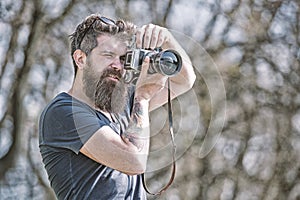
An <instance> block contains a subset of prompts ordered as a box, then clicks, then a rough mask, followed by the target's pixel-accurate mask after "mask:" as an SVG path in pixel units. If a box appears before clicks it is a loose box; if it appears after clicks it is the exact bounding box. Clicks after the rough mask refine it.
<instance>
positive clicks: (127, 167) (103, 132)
mask: <svg viewBox="0 0 300 200" xmlns="http://www.w3.org/2000/svg"><path fill="white" fill-rule="evenodd" d="M148 105H149V103H148V102H147V101H143V100H141V101H139V100H137V99H136V100H135V102H134V107H133V112H132V115H131V121H130V126H129V128H128V129H127V130H126V133H125V135H124V136H123V137H122V138H121V137H120V136H119V135H118V134H116V133H115V132H114V131H113V130H112V129H111V128H110V127H109V126H104V127H102V128H100V129H99V130H98V131H97V132H96V133H95V134H94V135H93V136H92V137H91V138H90V139H89V140H88V141H87V142H86V143H85V144H84V146H83V147H82V148H81V150H80V152H81V153H83V154H85V155H86V156H88V157H89V158H91V159H93V160H95V161H97V162H99V163H101V164H103V165H106V166H108V167H111V168H113V169H116V170H119V171H121V172H124V173H127V174H131V175H132V174H141V173H143V172H144V171H145V169H146V163H147V156H148V149H149V116H148Z"/></svg>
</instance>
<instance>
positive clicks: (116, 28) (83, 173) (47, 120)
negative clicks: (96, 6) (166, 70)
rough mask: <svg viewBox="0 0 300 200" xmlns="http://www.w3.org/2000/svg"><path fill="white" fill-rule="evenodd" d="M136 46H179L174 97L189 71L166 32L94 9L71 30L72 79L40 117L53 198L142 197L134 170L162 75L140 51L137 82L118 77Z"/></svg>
mask: <svg viewBox="0 0 300 200" xmlns="http://www.w3.org/2000/svg"><path fill="white" fill-rule="evenodd" d="M133 35H134V36H135V38H136V41H135V45H136V47H137V48H145V49H154V48H156V47H161V48H162V49H174V50H177V51H178V52H179V53H180V54H181V56H182V57H183V65H182V69H181V71H180V73H179V74H178V75H176V76H175V77H172V78H170V81H171V82H170V84H171V86H172V97H176V96H178V95H180V94H182V93H184V92H186V91H187V90H189V89H190V88H191V87H192V85H193V83H194V81H195V74H194V71H193V68H192V66H191V64H190V60H189V58H188V56H187V55H186V53H185V52H184V50H183V49H182V48H181V46H180V45H179V44H178V43H177V41H176V40H175V39H174V37H173V36H172V35H171V33H170V32H169V31H168V30H167V29H166V28H163V27H160V26H157V25H153V24H148V25H144V26H142V27H141V28H137V27H136V26H135V25H133V24H132V23H130V22H127V21H124V20H118V21H113V20H112V19H109V18H107V17H104V16H101V15H98V14H92V15H90V16H88V17H87V18H86V19H85V20H84V21H83V22H82V23H80V24H79V25H78V26H77V28H76V30H75V31H74V33H73V34H71V37H70V38H71V56H72V59H73V65H74V70H75V76H74V82H73V85H72V87H71V89H70V90H69V91H68V92H62V93H60V94H58V95H57V96H56V97H55V98H54V99H53V100H52V101H51V102H49V104H48V105H47V106H46V108H45V109H44V111H43V112H42V114H41V117H40V123H39V141H40V142H39V143H40V152H41V155H42V158H43V163H44V165H45V169H46V171H47V173H48V178H49V181H50V183H51V187H52V188H53V190H54V192H55V194H56V196H57V198H58V199H97V200H99V199H105V200H108V199H146V194H145V191H144V189H143V186H142V182H141V176H140V174H142V173H144V172H145V170H146V164H147V157H148V152H149V140H150V139H149V111H151V110H153V109H155V108H157V107H159V106H161V105H163V104H165V103H166V102H167V88H166V80H167V77H166V76H163V75H161V74H159V73H155V74H148V68H149V63H150V61H149V58H148V57H146V58H145V59H144V61H143V63H142V66H141V72H140V75H139V78H138V80H137V82H136V84H135V85H132V84H126V83H125V82H124V79H123V77H124V73H125V70H124V60H123V58H124V55H125V54H126V52H127V51H128V50H129V49H128V48H129V46H130V43H132V40H131V39H132V38H133V37H132V36H133Z"/></svg>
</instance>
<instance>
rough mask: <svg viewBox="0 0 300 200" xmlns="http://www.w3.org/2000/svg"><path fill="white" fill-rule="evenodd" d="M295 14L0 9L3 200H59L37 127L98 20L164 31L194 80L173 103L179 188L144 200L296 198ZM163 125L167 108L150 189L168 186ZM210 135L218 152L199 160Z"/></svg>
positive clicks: (73, 6) (287, 0)
mask: <svg viewBox="0 0 300 200" xmlns="http://www.w3.org/2000/svg"><path fill="white" fill-rule="evenodd" d="M299 9H300V8H299V1H298V0H264V1H261V0H190V1H184V0H163V1H158V0H153V1H144V0H111V1H108V0H102V1H100V0H98V1H95V0H82V1H79V0H56V1H52V0H26V1H25V0H2V1H1V2H0V66H1V67H0V199H18V200H19V199H38V200H39V199H55V197H54V195H53V192H52V190H51V189H50V187H49V182H48V179H47V176H46V173H45V170H44V168H43V165H42V162H41V157H40V154H39V148H38V118H39V114H40V112H41V110H42V109H43V107H44V106H45V105H46V103H47V102H48V101H49V100H50V99H52V98H53V97H54V96H55V95H56V94H57V93H58V92H61V91H67V90H68V89H69V88H70V86H71V83H72V78H73V71H72V70H73V68H72V63H71V57H70V53H69V43H68V35H69V34H70V33H72V31H73V30H74V29H75V26H76V25H77V24H78V23H80V22H81V21H82V19H84V18H85V17H86V16H88V15H90V14H91V13H96V12H99V13H101V14H103V15H107V16H109V17H112V18H115V19H117V18H125V19H127V20H130V21H132V22H134V23H135V24H137V25H139V26H141V25H143V24H147V23H150V22H151V23H154V24H158V25H162V26H166V27H167V28H169V29H170V30H172V31H173V33H174V35H175V36H176V37H178V38H180V39H179V41H180V42H181V44H182V45H183V46H184V47H185V48H186V50H187V52H188V53H189V55H190V56H191V59H192V61H193V64H194V67H195V70H196V73H197V81H196V83H195V85H194V88H193V90H192V91H190V92H189V93H187V94H186V95H183V96H181V97H179V98H178V99H177V100H174V112H175V116H174V118H175V122H176V123H175V128H176V130H177V131H176V143H177V148H178V151H177V158H178V159H177V164H178V168H177V173H176V178H175V182H174V183H173V185H172V186H171V188H170V189H169V190H168V191H167V192H165V193H164V194H163V195H162V196H160V197H149V199H172V200H173V199H188V200H189V199H203V200H213V199H222V200H230V199H238V200H247V199H268V200H270V199H289V200H294V199H295V200H296V199H300V179H299V177H300V170H299V169H300V156H299V155H300V92H299V90H300V87H299V86H300V69H299V67H300V66H299V59H300V48H299V42H300V12H299ZM212 69H213V70H212ZM225 93H226V96H224V95H225ZM190 97H191V98H190ZM224 97H226V99H225V98H224ZM191 102H192V103H191ZM197 112H200V114H199V115H198V113H197ZM224 113H225V114H226V115H224ZM158 116H160V118H158ZM166 117H167V112H166V108H161V109H158V110H156V111H154V112H153V113H152V114H151V119H152V124H153V125H152V127H151V128H152V130H153V131H152V132H153V133H152V136H153V137H152V138H151V139H152V146H151V153H152V154H150V158H149V164H148V168H149V171H148V173H147V174H146V176H147V182H148V184H149V187H150V189H152V190H156V189H158V187H160V186H161V185H163V184H164V183H165V182H166V180H167V178H168V177H169V171H170V169H169V167H168V164H169V163H170V155H169V154H168V151H166V152H167V153H166V155H164V154H161V152H162V149H163V148H164V147H166V146H169V145H166V144H169V143H170V142H169V139H168V135H167V134H165V132H167V126H166V125H165V124H164V123H162V122H161V121H163V122H165V121H166V120H161V119H165V118H166ZM158 121H160V122H158ZM214 127H217V128H215V129H214ZM218 127H219V128H220V127H221V128H222V132H221V134H220V135H219V134H218V133H219V129H218ZM214 132H215V133H214ZM211 134H214V135H213V136H214V137H213V138H214V139H213V140H212V141H211V142H210V143H209V144H210V146H212V145H213V148H212V149H210V148H209V147H210V146H208V148H207V149H208V150H210V151H209V152H208V153H207V154H201V147H202V145H203V142H204V141H205V140H206V139H207V137H205V136H207V135H211ZM155 152H159V154H157V153H155Z"/></svg>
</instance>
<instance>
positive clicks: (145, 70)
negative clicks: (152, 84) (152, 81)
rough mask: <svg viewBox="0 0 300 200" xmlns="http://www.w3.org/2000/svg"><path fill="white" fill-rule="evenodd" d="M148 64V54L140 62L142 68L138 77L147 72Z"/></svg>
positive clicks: (143, 75)
mask: <svg viewBox="0 0 300 200" xmlns="http://www.w3.org/2000/svg"><path fill="white" fill-rule="evenodd" d="M149 65H150V58H149V57H148V56H146V57H145V59H144V60H143V63H142V69H141V72H140V77H146V76H147V74H148V69H149Z"/></svg>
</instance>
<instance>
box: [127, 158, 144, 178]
mask: <svg viewBox="0 0 300 200" xmlns="http://www.w3.org/2000/svg"><path fill="white" fill-rule="evenodd" d="M128 164H129V166H130V167H129V168H128V170H126V172H124V173H126V174H128V175H139V174H143V173H145V172H146V168H147V157H145V156H141V157H140V158H135V159H133V160H131V161H129V162H128Z"/></svg>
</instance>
